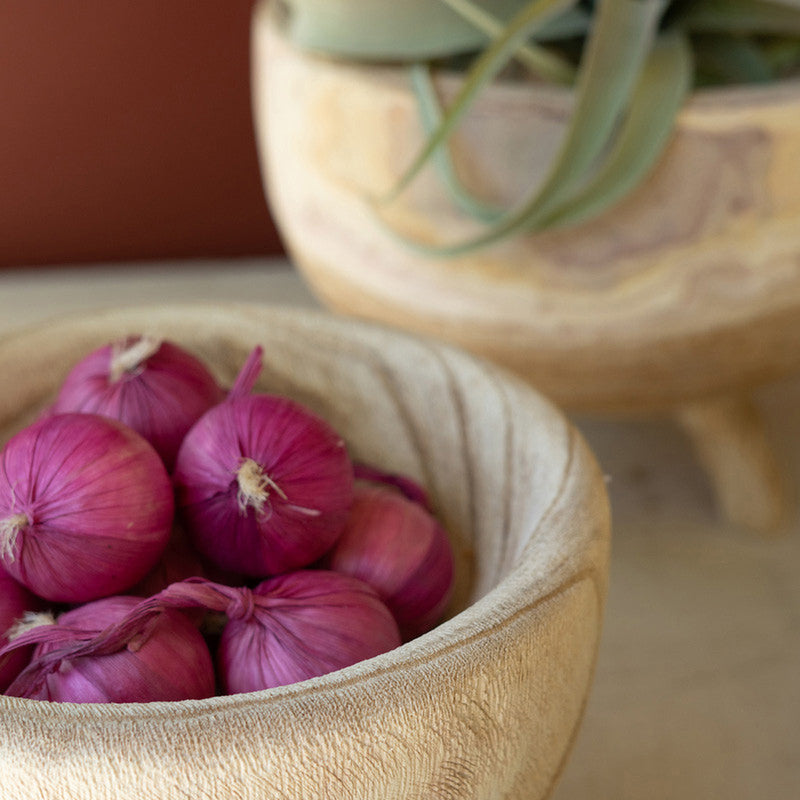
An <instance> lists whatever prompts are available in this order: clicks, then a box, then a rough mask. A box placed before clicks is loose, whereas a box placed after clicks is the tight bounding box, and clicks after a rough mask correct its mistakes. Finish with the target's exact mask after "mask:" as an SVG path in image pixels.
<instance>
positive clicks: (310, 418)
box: [174, 391, 353, 577]
mask: <svg viewBox="0 0 800 800" xmlns="http://www.w3.org/2000/svg"><path fill="white" fill-rule="evenodd" d="M174 481H175V485H176V489H177V499H178V506H179V509H180V512H181V517H182V519H183V521H184V523H185V525H186V528H187V531H188V533H189V535H190V537H191V538H192V540H193V541H194V544H195V546H196V547H197V549H198V550H199V551H200V552H201V553H202V554H203V555H204V556H206V557H207V558H208V559H209V560H211V561H212V562H214V563H215V564H217V565H218V566H220V567H222V568H223V569H227V570H231V571H234V572H240V573H242V574H244V575H250V576H255V577H264V576H267V575H274V574H277V573H280V572H287V571H289V570H293V569H298V568H300V567H304V566H306V565H308V564H310V563H311V562H313V561H314V560H316V559H317V558H319V557H320V556H321V555H322V554H323V553H324V552H325V551H326V550H328V549H329V548H330V547H331V545H332V544H333V543H334V542H335V541H336V538H337V537H338V536H339V533H340V532H341V530H342V527H343V526H344V523H345V519H346V516H347V511H348V509H349V507H350V503H351V502H352V498H353V467H352V464H351V462H350V458H349V456H348V454H347V450H346V448H345V444H344V442H343V440H342V438H341V437H340V436H339V434H337V433H336V431H334V430H333V428H331V427H330V426H329V425H328V424H327V423H326V422H325V421H324V420H323V419H321V418H320V417H318V416H316V415H315V414H313V413H312V412H311V411H309V410H308V409H306V408H305V407H303V406H301V405H300V404H298V403H295V402H293V401H292V400H289V399H287V398H284V397H278V396H274V395H266V394H258V395H249V396H242V395H241V394H240V393H238V392H234V391H232V392H231V395H230V397H229V399H227V400H225V401H224V402H222V403H220V404H219V405H218V406H216V407H215V408H213V409H211V410H210V411H208V412H207V413H206V414H205V415H203V416H202V417H201V418H200V419H199V420H198V422H197V423H196V424H195V425H194V427H193V428H192V429H191V430H190V431H189V433H188V434H187V436H186V438H185V439H184V441H183V444H182V445H181V449H180V451H179V452H178V458H177V461H176V465H175V473H174Z"/></svg>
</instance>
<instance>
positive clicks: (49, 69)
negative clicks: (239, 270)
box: [0, 0, 278, 265]
mask: <svg viewBox="0 0 800 800" xmlns="http://www.w3.org/2000/svg"><path fill="white" fill-rule="evenodd" d="M251 6H252V0H136V2H116V1H115V0H70V2H68V3H67V2H64V3H36V2H31V0H0V265H21V264H41V263H60V262H74V261H98V260H108V259H111V260H114V259H130V258H154V257H180V256H220V255H245V254H260V253H268V252H275V251H276V250H277V249H278V241H277V237H276V234H275V231H274V228H273V227H272V224H271V222H270V220H269V215H268V211H267V206H266V203H265V201H264V197H263V193H262V186H261V180H260V177H259V172H258V162H257V158H256V149H255V141H254V137H253V131H252V122H251V115H250V95H249V25H250V12H251Z"/></svg>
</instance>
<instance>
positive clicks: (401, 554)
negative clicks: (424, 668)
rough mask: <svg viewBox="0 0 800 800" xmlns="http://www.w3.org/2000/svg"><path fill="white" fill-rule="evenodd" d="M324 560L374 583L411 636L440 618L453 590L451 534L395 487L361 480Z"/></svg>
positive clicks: (330, 564) (405, 635) (402, 631)
mask: <svg viewBox="0 0 800 800" xmlns="http://www.w3.org/2000/svg"><path fill="white" fill-rule="evenodd" d="M324 563H325V564H326V565H327V567H328V568H329V569H332V570H336V571H337V572H342V573H344V574H346V575H352V576H353V577H355V578H359V579H360V580H362V581H365V582H366V583H368V584H370V586H372V587H373V588H374V589H375V590H376V591H377V592H378V595H379V596H380V597H381V599H382V600H383V601H384V602H385V603H386V605H387V606H388V607H389V608H390V609H391V611H392V613H393V614H394V616H395V619H396V620H397V623H398V625H399V626H400V631H401V633H402V635H403V638H404V639H405V640H408V639H411V638H413V637H415V636H418V635H420V634H421V633H424V632H425V631H427V630H430V628H432V627H433V626H434V625H435V624H436V623H437V622H438V621H439V619H440V618H441V616H442V613H443V611H444V609H445V607H446V605H447V602H448V600H449V599H450V595H451V592H452V586H453V573H454V563H453V552H452V548H451V546H450V541H449V539H448V537H447V534H446V533H445V531H444V529H443V528H442V527H441V525H439V523H438V522H437V520H436V519H435V518H434V517H433V516H432V515H431V514H429V513H428V512H427V511H425V509H424V508H423V507H422V506H421V505H420V504H419V503H417V502H414V501H411V500H408V499H406V497H404V496H402V495H400V494H399V493H398V492H396V491H394V490H392V489H386V488H382V487H377V486H368V485H356V489H355V497H354V499H353V506H352V508H351V509H350V514H349V516H348V520H347V523H346V525H345V528H344V531H343V532H342V535H341V536H340V537H339V539H338V540H337V542H336V544H335V545H334V547H333V549H332V550H331V552H330V553H329V554H328V556H327V557H326V559H325V560H324Z"/></svg>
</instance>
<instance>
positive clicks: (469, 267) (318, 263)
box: [253, 4, 800, 527]
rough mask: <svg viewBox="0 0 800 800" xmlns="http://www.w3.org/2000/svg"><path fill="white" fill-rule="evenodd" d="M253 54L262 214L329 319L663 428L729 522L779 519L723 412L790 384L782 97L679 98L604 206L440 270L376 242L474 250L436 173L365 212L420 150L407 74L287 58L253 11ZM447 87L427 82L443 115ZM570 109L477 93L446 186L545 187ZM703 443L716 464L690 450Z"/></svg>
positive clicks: (794, 119) (795, 105) (565, 401)
mask: <svg viewBox="0 0 800 800" xmlns="http://www.w3.org/2000/svg"><path fill="white" fill-rule="evenodd" d="M253 41H254V49H253V58H254V79H255V82H254V90H253V91H254V107H255V117H256V127H257V131H258V134H259V147H260V150H261V159H262V166H263V171H264V177H265V185H266V189H267V195H268V197H269V200H270V203H271V206H272V210H273V213H274V215H275V217H276V219H277V222H278V226H279V229H280V230H281V232H282V235H283V238H284V241H285V243H286V245H287V248H288V250H289V252H290V253H291V255H292V257H293V260H294V262H295V263H296V264H297V266H298V268H299V269H300V270H301V272H302V274H303V275H304V277H305V278H306V280H307V281H308V283H309V285H310V287H311V288H312V289H313V290H314V291H315V292H316V293H317V295H318V296H319V297H320V298H321V300H322V301H323V302H324V303H325V304H326V305H328V306H330V307H331V308H333V309H335V310H337V311H341V312H346V313H348V314H352V315H355V316H358V317H363V318H369V319H375V320H380V321H382V322H385V323H389V324H392V325H396V326H398V327H402V328H406V329H409V330H413V331H414V332H417V333H423V334H426V335H432V336H437V337H440V338H442V339H444V340H446V341H449V342H452V343H455V344H457V345H459V346H460V347H463V348H465V349H467V350H469V351H470V352H473V353H476V354H478V355H481V356H484V357H487V358H490V359H491V360H493V361H495V362H496V363H499V364H501V365H503V366H505V367H506V368H508V369H510V370H512V371H514V372H516V373H517V374H519V375H521V376H522V377H524V378H525V379H527V380H529V381H531V382H532V383H533V384H534V385H535V386H536V387H537V388H538V389H540V390H541V391H543V392H544V393H545V394H547V395H548V396H549V397H551V398H552V399H553V400H555V402H557V403H558V404H559V405H560V406H561V407H562V408H565V409H567V410H574V411H579V412H589V413H614V414H617V413H624V414H630V413H643V412H648V413H649V412H658V413H661V412H664V411H667V412H670V413H672V412H673V411H675V410H676V409H677V410H678V411H679V416H680V417H681V420H682V421H683V422H684V423H685V425H686V427H687V429H688V430H689V431H690V433H692V435H693V436H694V437H695V438H696V439H697V440H698V442H699V446H700V449H701V451H702V452H703V454H704V457H705V458H706V460H708V461H710V462H712V463H711V471H712V473H716V474H717V476H718V478H719V481H718V482H719V483H720V484H725V485H722V486H720V487H719V488H720V489H721V491H722V493H723V494H724V495H726V497H724V498H723V503H729V504H730V505H731V508H729V509H728V510H729V511H730V512H731V515H732V516H734V517H738V518H740V519H742V520H743V521H745V522H752V523H753V524H755V525H756V526H758V525H759V524H763V525H765V526H766V527H769V525H770V524H772V523H775V522H776V521H777V517H779V516H780V514H779V505H780V504H779V502H778V501H777V500H776V499H775V498H770V497H769V495H770V492H771V491H772V489H773V488H774V486H772V484H775V482H776V481H775V480H774V477H775V476H774V470H773V469H772V468H771V466H770V465H769V464H768V463H767V462H769V458H768V457H766V456H765V455H764V453H763V452H762V451H763V449H764V448H763V447H762V444H761V443H759V442H757V441H755V440H757V439H758V436H757V435H755V436H754V435H753V432H752V430H748V429H747V420H749V419H750V417H751V415H750V409H748V408H743V407H742V405H741V404H734V405H733V406H731V405H730V404H728V402H727V401H728V399H729V398H730V397H732V396H739V395H741V394H742V393H748V392H749V391H750V390H751V389H752V388H753V387H754V386H757V385H759V384H761V383H763V382H765V381H769V380H773V379H777V378H781V377H783V376H786V375H788V374H790V373H794V372H797V371H800V166H799V164H800V159H799V158H798V154H800V81H795V82H786V83H782V84H779V85H774V86H770V87H766V88H763V87H760V88H752V89H748V88H737V89H727V90H719V91H711V90H709V91H704V92H700V93H697V94H696V95H695V96H694V97H693V98H692V99H691V100H690V102H689V103H688V104H687V105H686V107H685V108H684V110H683V111H682V113H681V115H680V117H679V120H678V124H677V129H676V133H675V136H674V137H673V139H672V142H671V144H670V146H669V147H668V149H667V152H666V154H665V155H664V157H663V158H662V159H661V161H660V163H659V165H658V167H657V168H656V169H655V171H654V172H653V173H652V174H651V175H650V176H649V178H648V180H647V181H646V182H645V183H644V185H643V186H641V187H640V188H639V189H637V190H636V191H635V192H634V193H633V194H632V195H631V196H629V197H628V198H627V199H626V200H625V201H623V202H622V203H621V204H619V205H618V206H617V207H615V208H613V209H612V210H610V211H608V212H605V213H604V214H603V215H602V216H601V217H599V218H598V219H595V220H594V221H591V222H587V223H583V224H581V225H579V226H577V227H574V228H570V229H564V230H556V231H552V232H544V233H539V234H535V235H534V234H530V235H520V236H517V237H515V238H513V239H511V240H508V241H505V242H503V243H500V244H496V245H494V246H492V247H490V248H488V249H484V250H480V251H477V252H473V253H470V254H467V255H461V256H458V257H453V258H442V257H437V256H429V255H427V254H425V253H424V252H422V251H420V250H418V249H414V248H413V247H410V246H408V244H407V243H405V242H403V241H401V240H400V239H399V238H398V237H397V236H395V235H394V233H393V232H392V231H391V229H394V231H399V232H401V233H402V234H404V235H406V236H408V237H410V238H412V239H415V240H417V241H420V242H425V243H429V244H445V243H451V242H455V241H461V240H463V239H465V238H467V237H468V236H469V235H470V234H475V233H476V232H478V229H477V227H476V223H475V222H474V221H473V220H471V219H470V218H469V217H468V215H467V214H466V213H465V212H462V211H461V210H460V209H459V208H458V206H457V205H456V204H455V203H454V202H453V200H452V199H451V198H450V197H449V196H448V194H447V191H446V189H445V183H444V181H443V180H442V179H441V177H440V176H439V175H438V174H437V172H436V171H435V170H434V169H431V170H429V171H427V172H425V173H423V174H422V175H421V176H420V177H419V179H418V180H416V181H415V182H414V183H412V184H411V186H410V187H409V188H408V189H407V190H406V191H404V192H403V193H402V194H401V195H400V196H399V197H398V198H397V200H395V201H394V202H392V203H391V204H389V205H384V206H379V207H377V208H376V206H375V204H374V202H373V201H374V199H375V198H378V197H381V196H383V195H385V194H386V193H387V191H388V190H389V189H391V188H392V187H393V186H394V184H395V182H396V181H397V180H398V178H399V177H400V176H401V175H402V174H403V171H404V169H405V168H406V167H407V166H408V165H409V164H410V163H411V162H412V160H413V158H414V156H415V155H416V154H417V153H418V151H419V150H420V149H421V148H422V145H423V142H424V137H425V134H424V129H423V125H422V123H421V121H420V112H419V110H418V104H417V100H416V99H415V96H414V93H413V90H412V88H411V82H410V80H409V75H408V72H407V70H406V69H405V68H403V67H393V66H385V65H384V66H376V65H374V64H364V63H362V64H358V63H355V62H346V61H340V60H333V59H326V58H323V57H320V56H314V55H311V54H309V53H306V52H304V51H301V50H300V49H298V48H297V47H295V46H293V45H292V44H291V43H290V42H289V41H288V40H287V38H286V37H284V36H283V34H282V32H281V30H280V26H279V25H278V24H277V23H276V22H275V21H274V20H273V19H272V18H271V16H270V15H269V14H268V13H267V8H266V6H264V5H263V4H262V6H261V8H260V9H259V11H258V13H257V14H256V15H255V17H254V26H253ZM460 81H461V78H460V77H459V76H458V75H456V74H454V73H453V74H443V75H439V76H438V77H437V78H436V87H437V91H438V92H439V93H440V95H441V97H442V100H443V102H444V103H445V104H447V102H448V101H449V100H450V99H452V97H453V96H454V94H455V92H456V91H457V89H458V87H459V85H460ZM572 101H573V97H572V94H571V93H570V92H569V91H568V90H565V89H562V88H555V87H552V86H547V85H540V86H538V87H535V86H533V85H531V84H522V83H519V82H517V83H512V82H506V83H498V84H496V85H493V86H491V87H488V88H487V89H486V90H485V91H484V92H483V93H482V94H481V95H480V96H479V98H478V99H477V101H476V103H475V106H474V108H473V109H472V111H471V112H470V114H469V115H468V117H467V118H465V120H464V121H463V122H462V124H461V126H460V127H459V129H458V131H457V132H456V135H455V136H454V138H453V141H452V157H453V161H454V164H455V167H456V169H457V171H458V173H459V176H460V179H461V180H462V182H463V183H464V184H465V185H466V186H467V187H469V188H470V189H471V190H472V191H473V193H474V194H476V195H477V196H479V197H483V198H484V199H487V200H490V201H492V202H494V203H496V204H497V205H499V206H500V207H507V208H512V207H514V206H515V205H516V204H517V203H518V202H519V201H520V199H521V198H522V197H524V196H525V193H526V192H527V191H528V190H529V189H530V188H531V187H532V186H533V185H535V183H536V182H537V181H539V180H541V179H543V178H544V177H545V175H546V173H547V170H548V168H549V166H550V164H551V161H552V159H553V157H554V155H555V153H556V151H557V148H558V147H559V145H560V142H561V138H562V137H563V134H564V131H565V127H566V123H567V121H568V119H569V114H570V109H571V105H572ZM720 397H722V398H724V402H722V403H720V402H718V401H719V398H720ZM709 404H710V405H709ZM684 410H685V411H686V414H683V411H684ZM743 420H744V421H745V422H744V423H743ZM743 424H744V427H743ZM720 431H722V434H723V437H728V440H732V444H731V446H730V447H728V449H727V451H726V452H725V453H719V452H715V451H714V443H713V442H712V443H711V444H710V445H709V441H708V440H709V439H713V438H714V437H717V436H718V434H719V433H720ZM739 452H741V454H742V457H740V458H737V453H739ZM731 453H734V456H733V461H734V462H735V463H736V467H737V469H739V468H740V469H741V470H743V472H742V474H741V475H739V477H738V479H736V478H735V479H734V480H733V482H732V483H731V482H730V480H731V479H730V477H729V476H726V475H722V474H720V473H724V472H725V471H726V469H727V472H729V473H730V472H731V471H732V470H731V468H730V463H731ZM726 465H727V466H726ZM733 471H735V470H733ZM748 487H751V488H748ZM752 487H756V490H755V491H754V489H753V488H752ZM775 491H777V489H776V490H775ZM754 495H755V496H754ZM773 501H774V502H773Z"/></svg>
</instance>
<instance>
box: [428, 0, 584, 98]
mask: <svg viewBox="0 0 800 800" xmlns="http://www.w3.org/2000/svg"><path fill="white" fill-rule="evenodd" d="M439 2H441V3H444V4H445V5H446V6H449V7H450V8H451V9H452V10H453V11H455V12H456V13H457V14H460V15H461V16H462V17H463V18H464V19H465V20H467V22H469V23H471V24H472V25H474V26H475V27H476V28H477V29H478V30H481V31H483V32H484V33H485V34H486V35H487V36H488V37H497V36H500V35H501V34H502V33H503V30H504V28H505V27H506V24H507V23H506V22H504V21H503V20H500V19H498V18H497V17H495V16H494V15H493V14H490V13H489V12H488V11H486V10H485V9H484V8H482V7H481V6H478V5H475V3H473V2H472V0H439ZM514 58H516V60H517V61H519V62H520V64H523V65H524V66H526V67H527V68H528V69H529V70H530V71H531V72H532V73H533V74H534V75H538V76H539V77H541V78H544V79H546V80H549V81H552V82H553V83H565V84H571V83H572V82H573V81H574V80H575V67H573V66H572V64H570V62H569V61H567V60H566V59H564V58H561V56H559V55H557V54H556V53H553V52H551V51H550V50H547V49H545V48H543V47H537V46H535V45H531V44H523V45H520V47H519V49H518V50H517V51H516V52H515V53H514Z"/></svg>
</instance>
